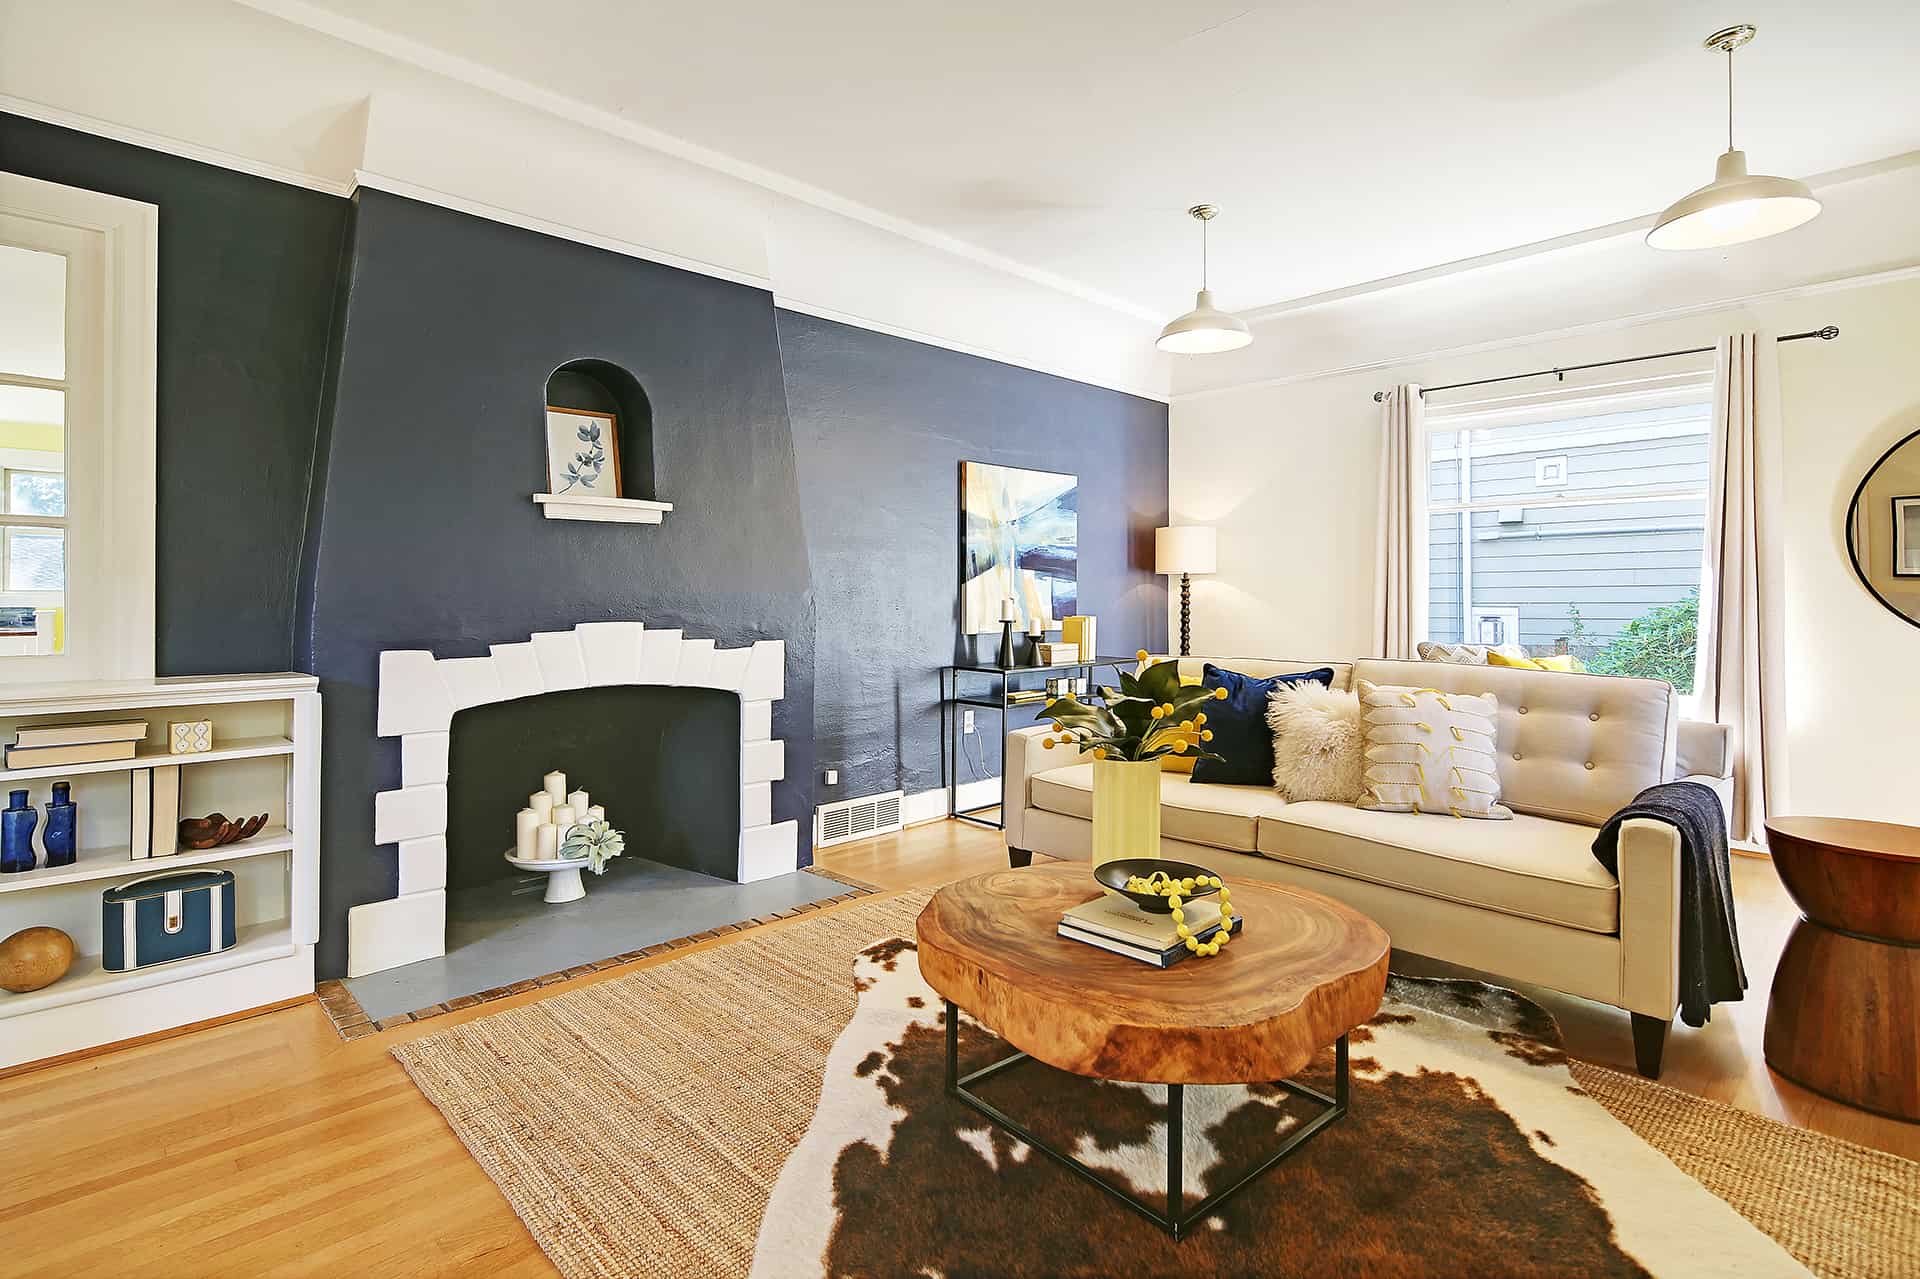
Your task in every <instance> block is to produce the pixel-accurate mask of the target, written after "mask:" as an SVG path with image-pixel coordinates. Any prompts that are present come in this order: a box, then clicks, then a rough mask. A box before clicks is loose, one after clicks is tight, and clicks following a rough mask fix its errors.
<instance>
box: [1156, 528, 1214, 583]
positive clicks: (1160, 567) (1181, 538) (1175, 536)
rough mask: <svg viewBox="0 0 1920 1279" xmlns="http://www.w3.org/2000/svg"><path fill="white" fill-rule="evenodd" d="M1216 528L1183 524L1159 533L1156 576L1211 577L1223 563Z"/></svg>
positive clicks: (1161, 530) (1158, 530) (1157, 534)
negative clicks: (1180, 574) (1216, 538)
mask: <svg viewBox="0 0 1920 1279" xmlns="http://www.w3.org/2000/svg"><path fill="white" fill-rule="evenodd" d="M1217 546H1218V544H1217V542H1216V541H1215V538H1214V535H1213V528H1212V526H1210V525H1206V524H1181V525H1177V526H1175V527H1173V528H1163V529H1155V530H1154V533H1153V568H1154V571H1155V572H1156V573H1211V572H1213V571H1215V565H1216V564H1218V562H1219V556H1218V552H1217Z"/></svg>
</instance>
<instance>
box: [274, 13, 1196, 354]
mask: <svg viewBox="0 0 1920 1279" xmlns="http://www.w3.org/2000/svg"><path fill="white" fill-rule="evenodd" d="M238 2H239V3H241V4H244V5H246V6H247V7H248V8H250V9H254V10H256V11H258V12H260V13H264V14H267V15H269V16H270V17H275V18H279V19H280V20H282V21H283V22H290V23H293V24H294V25H296V26H301V27H305V28H307V29H308V30H310V31H315V32H318V33H319V34H321V35H324V36H329V37H332V38H333V39H335V40H339V41H342V42H344V43H346V44H351V45H357V46H358V47H360V48H362V49H366V50H368V51H369V52H372V53H377V54H379V55H381V56H382V57H386V58H391V59H393V60H394V61H396V62H402V63H405V64H407V65H409V66H412V67H415V68H418V69H419V70H422V71H427V72H431V73H432V74H434V75H438V76H444V77H446V78H447V79H449V80H455V81H458V82H460V83H462V84H465V85H467V86H469V87H470V88H474V89H479V90H481V91H482V92H485V93H490V94H493V95H495V96H496V97H501V98H506V99H508V100H509V101H513V102H517V103H519V104H520V105H522V106H526V107H531V108H533V109H535V110H537V111H541V112H544V113H546V114H548V115H552V116H557V117H559V118H561V119H563V120H569V121H572V122H573V123H575V124H579V125H584V126H585V127H587V128H590V129H595V130H598V131H599V132H601V133H606V134H611V135H612V136H614V137H618V138H622V139H624V140H626V141H628V142H634V143H638V144H639V145H641V146H644V147H647V148H650V149H651V150H655V151H659V152H661V153H663V154H666V155H670V156H673V157H675V158H676V159H680V160H685V161H687V162H688V163H690V164H696V165H699V166H700V167H702V168H706V169H711V170H713V171H714V172H717V173H722V174H725V175H726V176H728V177H731V178H734V179H737V180H738V181H741V182H746V183H749V184H751V185H753V186H756V187H760V188H762V189H764V190H767V191H772V192H774V193H775V194H777V195H782V196H785V197H787V198H788V199H791V200H797V201H799V202H800V203H802V204H809V205H812V206H814V207H815V208H818V209H824V210H826V211H827V212H829V213H834V214H837V215H839V216H841V217H844V218H851V219H853V220H854V221H856V222H863V223H865V224H867V225H868V226H871V227H875V228H878V229H879V230H882V231H885V232H888V233H889V234H892V235H897V236H900V237H902V238H903V239H907V240H912V241H914V242H916V243H918V244H922V245H925V246H926V247H928V248H931V249H936V250H938V251H940V252H942V253H947V254H951V255H953V256H954V257H959V258H964V259H966V260H967V261H970V262H974V263H978V264H979V265H981V266H986V267H991V268H992V269H993V270H996V271H1000V272H1002V273H1004V274H1007V275H1012V276H1015V277H1017V278H1019V279H1023V280H1026V281H1028V282H1029V283H1032V284H1037V285H1040V286H1042V287H1043V288H1048V289H1052V290H1054V291H1055V292H1058V293H1064V294H1067V295H1068V296H1070V297H1075V298H1078V299H1079V300H1081V301H1083V302H1091V303H1093V304H1094V305H1096V306H1101V307H1105V308H1107V309H1108V310H1112V311H1118V312H1119V313H1121V314H1122V315H1127V316H1131V317H1133V318H1134V319H1140V320H1152V321H1154V322H1155V323H1158V322H1159V319H1160V317H1159V316H1158V315H1157V314H1156V313H1155V312H1153V311H1152V310H1151V309H1149V308H1147V307H1144V306H1141V305H1140V304H1139V303H1136V302H1132V301H1129V300H1127V299H1126V298H1122V297H1118V296H1116V295H1114V294H1111V293H1107V292H1104V291H1102V290H1100V289H1096V288H1093V287H1092V286H1090V285H1087V284H1083V283H1081V282H1080V281H1078V280H1075V279H1071V278H1069V277H1067V276H1064V275H1060V274H1058V273H1057V272H1053V271H1048V270H1045V269H1043V268H1040V267H1036V266H1032V265H1029V264H1028V263H1025V262H1021V261H1018V260H1017V259H1014V258H1010V257H1007V256H1005V255H1003V254H1000V253H995V252H993V251H992V250H990V249H984V248H981V247H980V246H979V245H977V244H973V243H971V242H969V241H966V240H962V239H960V238H958V237H957V236H952V235H948V234H947V233H945V232H943V231H936V230H934V229H933V228H931V227H926V226H922V225H921V224H919V223H917V222H912V221H909V220H908V219H906V218H900V217H895V216H894V215H892V214H890V213H885V212H882V211H881V210H879V209H876V208H873V207H871V206H869V205H865V204H862V203H860V202H859V201H857V200H850V199H848V198H846V197H845V196H841V195H837V194H835V193H834V192H832V191H828V190H826V189H825V188H822V187H817V186H814V185H812V184H811V183H807V182H802V181H800V180H799V179H797V178H793V177H789V176H788V175H786V174H784V173H778V172H775V171H774V170H772V169H767V168H763V167H762V166H760V165H757V164H751V163H749V162H747V161H745V160H741V159H738V158H737V157H735V156H732V155H729V154H727V153H726V152H723V151H716V150H714V149H712V148H710V147H704V146H701V145H699V144H698V143H694V142H689V141H687V140H686V139H685V138H682V137H679V136H677V135H675V134H671V133H667V132H665V131H663V130H660V129H653V128H649V127H647V126H646V125H643V124H639V123H636V122H635V121H633V120H630V119H628V118H626V117H625V116H622V115H619V114H617V113H615V112H612V111H606V110H603V109H601V108H599V107H592V106H588V105H587V104H585V103H583V102H579V101H576V100H575V99H573V98H569V97H567V96H565V95H564V94H560V93H555V92H554V91H552V90H551V89H544V88H541V87H540V86H539V85H535V84H531V83H529V82H527V81H525V80H521V79H519V78H518V77H515V76H510V75H507V74H505V73H504V72H500V71H496V70H494V69H493V68H491V67H488V66H484V65H482V64H481V63H477V62H474V61H471V60H470V59H467V58H462V57H459V56H457V55H455V54H450V53H446V52H444V51H442V50H439V49H435V48H433V47H431V46H430V45H425V44H422V43H420V42H419V41H417V40H411V39H408V38H407V37H405V36H401V35H396V34H394V33H393V32H391V31H384V30H382V29H380V28H379V27H376V26H373V25H372V24H370V23H366V22H361V21H359V20H358V19H356V18H348V17H345V16H343V15H341V14H338V13H334V12H332V11H331V10H328V9H324V8H322V7H320V6H318V5H315V4H310V3H307V0H238Z"/></svg>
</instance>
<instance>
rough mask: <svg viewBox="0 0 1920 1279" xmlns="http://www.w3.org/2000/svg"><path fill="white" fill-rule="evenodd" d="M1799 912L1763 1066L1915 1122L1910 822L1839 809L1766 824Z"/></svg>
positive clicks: (1916, 921)
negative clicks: (1858, 817)
mask: <svg viewBox="0 0 1920 1279" xmlns="http://www.w3.org/2000/svg"><path fill="white" fill-rule="evenodd" d="M1767 847H1768V848H1769V849H1770V850H1771V851H1772V853H1773V866H1774V869H1775V870H1776V871H1778V872H1779V874H1780V880H1781V882H1782V883H1784V884H1785V885H1786V886H1787V892H1788V894H1789V895H1790V896H1792V898H1793V900H1794V903H1795V904H1796V905H1798V906H1799V907H1800V909H1801V910H1802V911H1804V912H1805V915H1804V917H1803V918H1802V919H1801V920H1800V921H1799V922H1798V923H1796V924H1795V925H1794V926H1793V932H1792V933H1791V934H1790V935H1789V936H1788V937H1787V945H1786V949H1785V950H1783V951H1781V953H1780V965H1779V967H1778V968H1776V969H1775V970H1774V976H1773V995H1772V997H1771V999H1769V1000H1768V1003H1767V1035H1766V1055H1767V1064H1768V1065H1769V1066H1772V1067H1773V1068H1774V1069H1775V1070H1776V1071H1778V1072H1780V1073H1781V1074H1782V1075H1785V1076H1786V1077H1787V1078H1788V1079H1791V1080H1792V1081H1793V1082H1794V1083H1796V1084H1799V1085H1800V1086H1801V1087H1803V1088H1810V1089H1812V1090H1813V1091H1814V1092H1817V1093H1820V1094H1822V1095H1824V1096H1828V1097H1832V1098H1833V1099H1834V1100H1836V1101H1843V1102H1846V1103H1847V1104H1848V1105H1850V1106H1859V1107H1861V1108H1862V1109H1864V1110H1871V1111H1875V1112H1877V1113H1879V1114H1883V1115H1892V1116H1893V1117H1895V1118H1897V1119H1908V1120H1915V1121H1920V828H1916V827H1913V826H1896V825H1893V824H1892V823H1889V822H1864V821H1854V820H1851V819H1847V818H1838V817H1777V818H1775V819H1773V820H1772V821H1770V822H1768V823H1767Z"/></svg>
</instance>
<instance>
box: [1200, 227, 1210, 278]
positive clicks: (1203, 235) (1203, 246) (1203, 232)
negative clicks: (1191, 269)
mask: <svg viewBox="0 0 1920 1279" xmlns="http://www.w3.org/2000/svg"><path fill="white" fill-rule="evenodd" d="M1207 221H1208V219H1206V218H1201V219H1200V289H1201V291H1202V292H1205V291H1206V287H1207Z"/></svg>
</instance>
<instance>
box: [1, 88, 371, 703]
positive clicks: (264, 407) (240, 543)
mask: <svg viewBox="0 0 1920 1279" xmlns="http://www.w3.org/2000/svg"><path fill="white" fill-rule="evenodd" d="M0 169H5V170H6V171H8V172H10V173H21V174H25V175H27V176H29V177H35V178H40V179H43V180H45V181H48V182H59V183H63V184H65V185H67V186H75V187H84V188H86V189H88V190H92V191H104V192H107V193H109V194H111V195H119V196H125V197H127V198H129V199H133V200H142V201H145V202H146V203H148V204H153V205H157V206H159V209H160V306H159V342H158V347H159V350H158V354H159V385H158V394H159V458H158V472H159V480H158V485H157V487H158V498H159V512H158V520H157V529H156V534H157V540H158V553H157V559H158V574H157V581H156V584H155V586H156V596H157V599H156V608H157V615H158V619H159V625H158V633H157V634H156V636H155V644H154V659H155V663H156V666H157V668H158V670H159V672H160V674H162V675H199V674H208V673H217V672H223V671H282V670H286V669H288V668H289V667H291V666H292V665H293V647H292V636H293V629H294V596H295V578H296V575H297V567H298V563H299V556H300V539H301V533H302V530H303V527H304V525H305V520H306V505H307V482H308V479H309V477H310V475H311V472H312V465H313V446H314V423H315V418H316V416H317V412H316V411H317V407H318V404H319V398H320V385H321V377H322V373H323V370H324V369H325V367H326V364H327V325H328V314H329V308H330V307H331V305H332V302H333V292H334V287H333V286H334V277H335V271H336V268H337V265H338V261H339V257H340V245H341V239H342V234H343V230H344V228H345V226H346V222H347V202H346V201H345V200H341V199H339V198H337V197H335V196H329V195H322V194H320V193H318V192H315V191H306V190H302V189H301V188H299V187H293V186H287V185H285V184H283V183H279V182H269V181H267V180H266V179H264V178H256V177H252V176H249V175H247V174H244V173H234V172H232V171H231V170H227V169H219V168H215V167H213V166H212V165H207V164H200V163H197V162H196V161H193V160H182V159H180V158H179V157H177V156H171V155H164V154H162V153H160V152H158V151H148V150H145V149H144V148H141V147H134V146H128V145H126V144H125V143H121V142H113V141H109V140H108V139H106V138H98V137H94V136H93V135H91V134H86V133H76V132H74V131H73V130H71V129H61V128H56V127H54V126H52V125H48V124H41V123H39V122H38V121H35V120H27V119H24V118H22V117H20V116H14V115H4V114H0ZM0 304H4V300H0Z"/></svg>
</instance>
